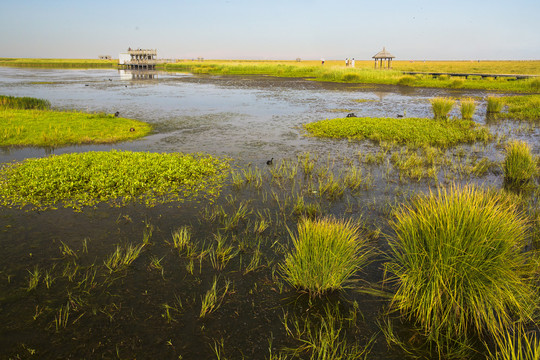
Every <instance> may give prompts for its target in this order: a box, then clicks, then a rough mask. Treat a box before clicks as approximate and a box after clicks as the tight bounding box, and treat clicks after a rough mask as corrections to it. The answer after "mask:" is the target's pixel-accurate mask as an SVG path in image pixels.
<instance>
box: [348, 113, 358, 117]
mask: <svg viewBox="0 0 540 360" xmlns="http://www.w3.org/2000/svg"><path fill="white" fill-rule="evenodd" d="M347 117H356V115H355V114H354V113H350V114H347Z"/></svg>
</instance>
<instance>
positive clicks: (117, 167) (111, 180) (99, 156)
mask: <svg viewBox="0 0 540 360" xmlns="http://www.w3.org/2000/svg"><path fill="white" fill-rule="evenodd" d="M228 168H229V164H228V161H227V160H223V159H218V158H215V157H212V156H210V155H199V154H198V155H189V154H180V153H171V154H159V153H146V152H129V151H114V150H113V151H108V152H87V153H73V154H64V155H59V156H56V155H51V156H49V157H46V158H39V159H27V160H24V161H22V162H16V163H12V164H8V165H5V166H4V167H2V168H1V169H0V203H1V204H2V205H4V206H10V207H21V208H22V207H24V206H27V205H30V206H33V207H36V208H48V207H54V206H56V205H57V204H63V205H64V206H72V207H74V208H77V209H78V208H81V207H82V206H85V205H94V204H96V203H98V202H109V203H111V204H112V205H123V204H126V203H128V202H130V201H140V202H144V203H145V204H147V205H154V204H156V203H163V202H169V201H182V200H183V199H186V198H192V197H194V196H196V195H198V194H199V193H201V194H202V195H204V196H206V197H208V198H209V199H211V198H213V197H214V196H215V195H217V194H218V193H219V191H220V188H221V183H222V180H223V178H224V177H225V176H226V173H227V169H228Z"/></svg>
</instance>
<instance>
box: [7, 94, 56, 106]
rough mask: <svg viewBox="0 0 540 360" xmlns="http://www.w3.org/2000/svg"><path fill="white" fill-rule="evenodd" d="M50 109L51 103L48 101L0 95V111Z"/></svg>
mask: <svg viewBox="0 0 540 360" xmlns="http://www.w3.org/2000/svg"><path fill="white" fill-rule="evenodd" d="M50 108H51V103H50V102H49V101H48V100H43V99H36V98H32V97H16V96H5V95H0V109H22V110H29V109H35V110H48V109H50Z"/></svg>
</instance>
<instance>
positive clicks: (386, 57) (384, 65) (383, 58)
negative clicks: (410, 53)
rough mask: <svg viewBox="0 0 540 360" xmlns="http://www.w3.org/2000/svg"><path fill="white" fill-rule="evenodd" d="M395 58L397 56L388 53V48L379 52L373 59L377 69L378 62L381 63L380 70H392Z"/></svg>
mask: <svg viewBox="0 0 540 360" xmlns="http://www.w3.org/2000/svg"><path fill="white" fill-rule="evenodd" d="M393 58H395V56H394V55H392V54H390V53H389V52H388V51H386V48H385V47H383V49H382V51H379V52H378V53H377V54H375V55H374V56H373V59H375V69H376V68H377V61H378V62H379V69H391V68H392V59H393Z"/></svg>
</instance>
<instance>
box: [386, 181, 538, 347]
mask: <svg viewBox="0 0 540 360" xmlns="http://www.w3.org/2000/svg"><path fill="white" fill-rule="evenodd" d="M391 225H392V228H393V230H394V232H395V238H393V239H391V241H390V246H391V257H392V258H391V260H390V262H389V263H387V273H388V275H389V277H388V279H389V280H391V281H394V282H395V284H396V286H397V288H396V292H395V295H394V297H393V300H392V306H393V308H394V309H396V310H398V311H399V312H400V313H401V314H402V315H403V316H404V317H406V318H408V319H410V320H412V321H414V322H416V323H418V324H419V325H420V327H421V328H422V329H423V332H424V335H425V336H426V337H427V338H428V339H429V340H432V341H434V342H435V343H436V344H437V346H438V347H439V349H444V348H452V347H454V346H457V345H456V344H461V345H463V346H467V344H468V343H469V339H470V336H472V335H476V336H486V335H493V334H501V333H502V332H503V331H504V329H506V328H508V327H509V326H510V325H512V324H513V323H514V322H515V321H518V322H527V321H530V320H532V318H533V313H534V311H535V310H536V308H537V306H538V305H537V304H538V298H537V292H536V287H535V285H534V284H533V282H532V280H533V275H534V271H535V269H534V263H535V261H531V256H535V255H534V254H531V253H527V252H525V248H526V246H527V243H528V242H527V219H526V218H525V217H524V216H523V214H522V213H521V212H520V210H519V209H518V205H517V204H516V202H515V201H514V199H512V198H511V197H509V196H508V195H505V194H504V193H495V192H492V191H485V190H481V189H477V188H475V187H473V186H465V187H452V188H450V189H444V188H443V189H440V190H439V191H438V193H436V194H434V193H430V194H428V195H420V196H418V197H416V198H415V199H414V200H412V201H411V202H410V203H409V204H408V205H405V206H403V207H401V208H399V209H398V210H397V211H396V213H395V219H394V220H393V221H392V222H391Z"/></svg>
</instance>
